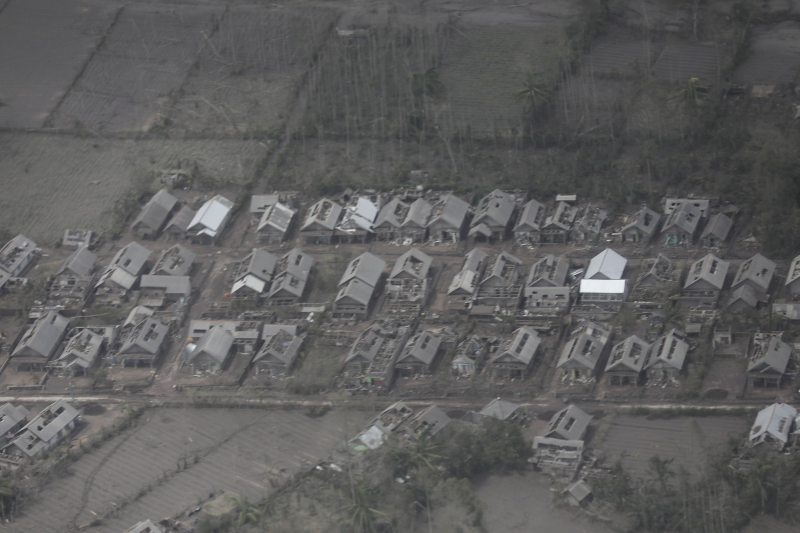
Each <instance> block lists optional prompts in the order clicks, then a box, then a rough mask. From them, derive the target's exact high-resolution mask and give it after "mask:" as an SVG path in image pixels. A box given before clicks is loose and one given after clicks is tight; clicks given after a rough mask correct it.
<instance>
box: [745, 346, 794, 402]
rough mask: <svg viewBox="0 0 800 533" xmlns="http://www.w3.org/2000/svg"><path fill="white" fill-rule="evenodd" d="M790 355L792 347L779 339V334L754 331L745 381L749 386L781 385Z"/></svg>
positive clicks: (776, 386)
mask: <svg viewBox="0 0 800 533" xmlns="http://www.w3.org/2000/svg"><path fill="white" fill-rule="evenodd" d="M791 356H792V347H791V346H789V345H788V344H786V343H785V342H783V341H782V340H781V335H775V334H770V333H756V334H755V335H754V336H753V353H752V354H751V355H750V358H749V361H748V365H747V382H748V384H749V385H750V386H751V387H775V388H776V389H777V388H778V387H780V385H781V378H782V377H783V375H784V374H786V367H787V366H788V364H789V359H790V358H791Z"/></svg>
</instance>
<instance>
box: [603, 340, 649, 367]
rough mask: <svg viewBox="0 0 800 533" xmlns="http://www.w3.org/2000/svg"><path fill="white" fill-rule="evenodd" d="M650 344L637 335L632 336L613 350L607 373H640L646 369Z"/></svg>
mask: <svg viewBox="0 0 800 533" xmlns="http://www.w3.org/2000/svg"><path fill="white" fill-rule="evenodd" d="M649 349H650V344H649V343H647V342H645V341H643V340H642V339H640V338H639V337H638V336H636V335H631V336H630V337H628V338H627V339H625V340H624V341H622V342H620V343H619V344H617V345H616V346H614V347H613V348H612V349H611V355H610V356H609V357H608V363H607V364H606V372H614V371H628V372H640V371H641V370H642V368H644V362H645V359H646V358H647V352H648V350H649Z"/></svg>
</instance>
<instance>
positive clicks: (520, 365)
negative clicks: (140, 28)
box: [486, 326, 542, 379]
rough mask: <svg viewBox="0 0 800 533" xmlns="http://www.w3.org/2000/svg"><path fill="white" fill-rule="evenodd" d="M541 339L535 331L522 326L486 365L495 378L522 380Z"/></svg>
mask: <svg viewBox="0 0 800 533" xmlns="http://www.w3.org/2000/svg"><path fill="white" fill-rule="evenodd" d="M541 344H542V339H541V338H540V337H539V334H538V333H536V331H535V330H533V329H532V328H529V327H527V326H523V327H521V328H519V329H517V330H516V331H514V332H513V333H512V334H511V336H510V337H509V338H508V339H506V341H505V342H503V344H502V345H501V346H500V348H499V349H498V350H497V352H496V353H495V355H494V356H493V357H492V358H491V359H490V360H489V363H488V364H487V367H486V369H487V371H488V372H491V373H492V375H493V376H494V377H495V378H502V379H522V378H524V377H525V376H526V375H527V374H528V372H529V371H530V369H531V367H532V366H533V362H534V360H535V359H536V355H537V353H538V352H539V347H540V346H541Z"/></svg>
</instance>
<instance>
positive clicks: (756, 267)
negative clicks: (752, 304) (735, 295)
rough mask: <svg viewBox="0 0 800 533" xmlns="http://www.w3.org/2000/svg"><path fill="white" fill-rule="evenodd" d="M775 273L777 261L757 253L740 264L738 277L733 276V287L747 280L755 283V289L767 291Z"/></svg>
mask: <svg viewBox="0 0 800 533" xmlns="http://www.w3.org/2000/svg"><path fill="white" fill-rule="evenodd" d="M774 273H775V263H774V262H773V261H770V260H769V259H767V258H766V257H764V256H763V255H761V254H756V255H754V256H753V257H751V258H750V259H748V260H747V261H745V262H744V263H742V264H741V265H740V266H739V270H737V271H736V277H735V278H733V285H731V287H732V288H736V287H738V286H739V285H741V284H742V283H745V282H746V281H750V282H751V284H752V285H755V287H753V288H755V289H759V290H761V291H762V292H767V290H768V289H769V284H770V282H771V281H772V275H773V274H774Z"/></svg>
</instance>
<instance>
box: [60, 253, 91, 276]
mask: <svg viewBox="0 0 800 533" xmlns="http://www.w3.org/2000/svg"><path fill="white" fill-rule="evenodd" d="M95 261H97V256H96V255H95V254H93V253H92V252H90V251H89V249H88V248H87V247H85V246H79V247H78V249H77V250H75V251H74V252H72V253H71V254H70V256H69V257H67V260H66V261H64V264H63V265H61V269H60V270H59V271H58V273H59V274H64V273H66V274H72V275H73V276H78V277H79V278H84V277H86V276H88V275H89V274H91V273H92V270H94V263H95Z"/></svg>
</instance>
